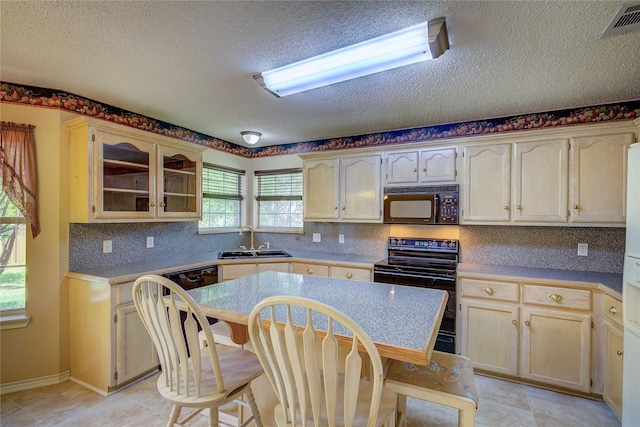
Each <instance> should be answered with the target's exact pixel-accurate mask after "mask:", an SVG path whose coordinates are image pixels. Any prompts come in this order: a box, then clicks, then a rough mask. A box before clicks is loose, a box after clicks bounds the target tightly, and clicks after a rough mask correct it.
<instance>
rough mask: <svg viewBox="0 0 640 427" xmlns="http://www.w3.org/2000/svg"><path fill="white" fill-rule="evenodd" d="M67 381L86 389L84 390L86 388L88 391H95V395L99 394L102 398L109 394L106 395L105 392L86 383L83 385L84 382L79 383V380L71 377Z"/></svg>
mask: <svg viewBox="0 0 640 427" xmlns="http://www.w3.org/2000/svg"><path fill="white" fill-rule="evenodd" d="M69 379H70V380H71V381H73V382H74V383H76V384H80V385H81V386H83V387H86V388H88V389H89V390H91V391H95V392H96V393H98V394H101V395H103V396H105V397H106V396H108V395H109V394H110V393H107V392H106V391H104V390H100V389H99V388H97V387H94V386H92V385H91V384H87V383H85V382H84V381H80V380H79V379H77V378H74V377H71V378H69Z"/></svg>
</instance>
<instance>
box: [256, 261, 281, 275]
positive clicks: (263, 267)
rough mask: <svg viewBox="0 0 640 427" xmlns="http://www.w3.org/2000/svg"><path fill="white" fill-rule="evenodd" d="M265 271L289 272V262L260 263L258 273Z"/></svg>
mask: <svg viewBox="0 0 640 427" xmlns="http://www.w3.org/2000/svg"><path fill="white" fill-rule="evenodd" d="M263 271H278V272H281V273H288V272H289V263H288V262H267V263H264V264H258V273H262V272H263Z"/></svg>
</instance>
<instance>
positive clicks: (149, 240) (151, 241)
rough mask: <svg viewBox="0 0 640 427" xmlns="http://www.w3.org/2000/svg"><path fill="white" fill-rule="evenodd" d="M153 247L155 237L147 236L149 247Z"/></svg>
mask: <svg viewBox="0 0 640 427" xmlns="http://www.w3.org/2000/svg"><path fill="white" fill-rule="evenodd" d="M152 247H153V237H147V248H152Z"/></svg>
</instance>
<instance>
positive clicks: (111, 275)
mask: <svg viewBox="0 0 640 427" xmlns="http://www.w3.org/2000/svg"><path fill="white" fill-rule="evenodd" d="M287 252H288V253H289V254H290V255H291V257H274V258H266V257H265V258H257V259H256V258H242V259H225V260H221V259H218V254H219V252H218V251H216V252H206V253H200V254H194V255H188V256H184V257H172V258H170V259H158V260H153V261H143V262H136V263H131V264H123V265H118V266H113V267H101V268H93V269H90V270H84V271H77V272H68V273H67V277H75V278H88V279H91V280H104V281H106V282H108V283H122V282H127V281H131V280H135V279H137V278H138V277H139V276H140V275H142V274H165V273H171V272H174V271H180V270H187V269H192V268H200V267H206V266H210V265H214V264H217V265H226V264H246V263H253V262H261V263H262V262H306V263H331V264H334V265H345V266H351V267H360V268H371V269H373V264H374V263H375V262H377V261H379V260H380V259H379V258H378V257H371V256H362V255H353V254H338V253H326V252H311V251H289V250H288V251H287Z"/></svg>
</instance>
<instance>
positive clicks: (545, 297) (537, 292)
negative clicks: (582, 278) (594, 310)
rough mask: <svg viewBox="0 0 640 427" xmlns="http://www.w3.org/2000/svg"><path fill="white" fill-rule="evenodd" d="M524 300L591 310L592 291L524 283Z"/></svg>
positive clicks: (530, 302) (532, 302) (557, 306)
mask: <svg viewBox="0 0 640 427" xmlns="http://www.w3.org/2000/svg"><path fill="white" fill-rule="evenodd" d="M522 302H524V303H525V304H537V305H544V306H548V307H556V308H572V309H577V310H591V291H589V290H587V289H571V288H557V287H554V286H535V285H522Z"/></svg>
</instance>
